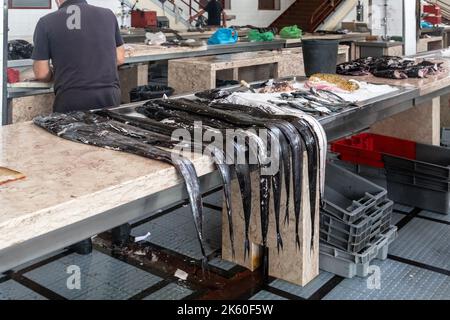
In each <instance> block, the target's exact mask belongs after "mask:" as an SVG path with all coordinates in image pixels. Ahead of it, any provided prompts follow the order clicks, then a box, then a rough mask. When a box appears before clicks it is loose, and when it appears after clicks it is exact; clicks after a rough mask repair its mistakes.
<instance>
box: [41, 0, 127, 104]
mask: <svg viewBox="0 0 450 320" xmlns="http://www.w3.org/2000/svg"><path fill="white" fill-rule="evenodd" d="M34 42H35V51H34V52H33V59H34V60H52V64H53V67H54V80H55V92H56V95H57V98H58V95H61V94H64V93H65V92H67V91H89V90H99V89H110V88H114V89H116V90H118V89H119V87H120V85H119V78H118V73H117V55H116V48H117V47H118V46H121V45H122V44H123V40H122V39H121V37H120V31H119V28H118V24H117V19H116V17H115V15H114V14H113V12H112V11H110V10H108V9H104V8H99V7H95V6H91V5H89V4H87V3H86V1H84V0H67V1H66V2H65V3H64V4H63V5H62V6H61V7H60V9H59V10H58V11H56V12H53V13H51V14H49V15H47V16H45V17H43V18H41V20H40V21H39V22H38V25H37V27H36V31H35V36H34ZM89 107H91V108H92V107H93V106H89ZM72 109H73V108H72Z"/></svg>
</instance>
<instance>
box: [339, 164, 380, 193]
mask: <svg viewBox="0 0 450 320" xmlns="http://www.w3.org/2000/svg"><path fill="white" fill-rule="evenodd" d="M331 161H332V163H333V164H335V165H337V166H339V167H341V168H344V169H346V170H348V171H350V172H352V173H355V174H357V175H359V176H361V177H363V178H364V179H366V180H369V181H370V182H372V183H375V184H376V185H378V186H380V187H382V188H384V189H386V188H387V184H386V170H385V169H384V168H375V167H370V166H365V165H361V164H354V163H351V162H347V161H342V160H339V159H336V160H334V159H333V160H331Z"/></svg>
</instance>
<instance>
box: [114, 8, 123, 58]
mask: <svg viewBox="0 0 450 320" xmlns="http://www.w3.org/2000/svg"><path fill="white" fill-rule="evenodd" d="M112 19H113V20H114V21H115V24H116V32H115V38H116V56H117V58H116V59H117V61H116V63H117V65H118V66H120V65H122V64H124V63H125V46H124V41H123V38H122V35H121V34H120V28H119V24H118V22H117V19H116V16H115V15H114V14H112Z"/></svg>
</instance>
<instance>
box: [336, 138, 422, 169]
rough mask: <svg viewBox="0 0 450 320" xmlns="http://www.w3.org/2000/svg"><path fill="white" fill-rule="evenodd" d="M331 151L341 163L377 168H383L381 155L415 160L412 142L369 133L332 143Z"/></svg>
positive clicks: (414, 145) (414, 149)
mask: <svg viewBox="0 0 450 320" xmlns="http://www.w3.org/2000/svg"><path fill="white" fill-rule="evenodd" d="M331 151H333V152H336V153H339V154H340V155H341V160H343V161H347V162H352V163H356V164H363V165H368V166H371V167H377V168H384V162H383V154H389V155H393V156H398V157H403V158H407V159H411V160H415V159H416V143H415V142H414V141H409V140H403V139H398V138H393V137H388V136H382V135H378V134H371V133H361V134H359V135H356V136H353V137H351V138H347V139H343V140H339V141H336V142H333V143H331Z"/></svg>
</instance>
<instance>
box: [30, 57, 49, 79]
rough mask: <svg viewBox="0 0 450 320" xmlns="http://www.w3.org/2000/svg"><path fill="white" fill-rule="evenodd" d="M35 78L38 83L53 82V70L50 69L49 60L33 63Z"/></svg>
mask: <svg viewBox="0 0 450 320" xmlns="http://www.w3.org/2000/svg"><path fill="white" fill-rule="evenodd" d="M33 72H34V77H35V79H36V80H38V81H42V82H52V80H53V70H52V68H51V67H50V61H49V60H35V61H33Z"/></svg>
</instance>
